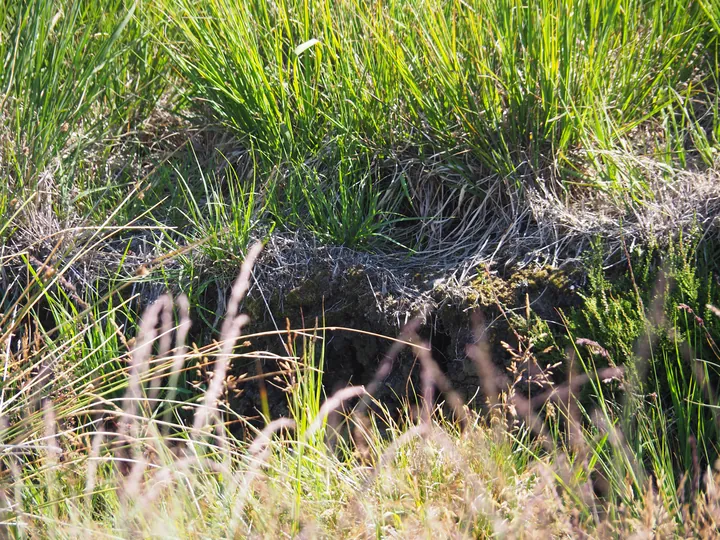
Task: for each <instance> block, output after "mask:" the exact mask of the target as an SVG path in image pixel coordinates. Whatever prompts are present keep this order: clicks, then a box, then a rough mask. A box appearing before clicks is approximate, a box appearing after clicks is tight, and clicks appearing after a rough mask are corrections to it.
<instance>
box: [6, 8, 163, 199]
mask: <svg viewBox="0 0 720 540" xmlns="http://www.w3.org/2000/svg"><path fill="white" fill-rule="evenodd" d="M146 8H147V6H146V5H145V4H144V3H141V2H137V1H126V0H108V1H103V2H85V1H82V0H72V1H70V2H57V1H54V0H33V1H31V2H3V4H2V6H0V58H1V59H2V67H1V69H0V119H1V124H0V140H2V161H3V169H2V171H3V175H5V177H6V180H5V182H12V184H13V185H14V186H15V189H16V190H18V193H19V190H22V189H23V188H25V187H27V188H29V189H34V188H35V186H36V185H37V183H38V181H39V176H40V175H42V174H49V175H50V176H51V177H58V178H54V183H55V184H57V185H56V186H53V187H52V189H56V190H57V191H59V192H60V194H61V196H64V197H66V198H69V197H70V196H71V195H72V193H73V190H74V189H76V188H77V186H75V185H73V177H74V176H76V175H77V174H78V172H79V171H78V169H79V170H82V169H83V168H85V169H87V168H88V167H89V166H90V165H91V164H90V163H88V159H87V156H88V154H87V152H88V151H89V150H90V149H91V148H92V147H93V145H94V144H95V143H97V142H98V141H101V140H103V139H105V138H107V137H110V136H117V135H120V134H122V133H126V132H128V131H129V130H131V129H133V128H134V127H135V126H136V125H137V124H138V121H140V120H142V119H144V118H145V117H146V116H147V114H148V113H149V112H150V111H151V110H152V109H153V107H154V105H155V102H156V101H157V99H158V97H159V96H160V94H161V93H162V92H163V89H164V88H165V87H166V86H167V80H166V66H167V60H166V58H165V57H164V56H163V55H159V54H157V48H156V47H155V45H154V43H153V42H152V40H151V39H150V35H149V34H150V32H151V31H152V26H153V24H154V20H153V18H152V17H151V15H149V14H148V10H147V9H146ZM94 151H95V152H97V151H98V148H95V149H94ZM103 151H104V150H103ZM51 165H52V167H51Z"/></svg>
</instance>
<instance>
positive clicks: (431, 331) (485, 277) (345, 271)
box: [232, 262, 583, 416]
mask: <svg viewBox="0 0 720 540" xmlns="http://www.w3.org/2000/svg"><path fill="white" fill-rule="evenodd" d="M377 281H378V271H377V269H370V267H367V266H365V267H364V266H362V265H351V266H349V267H347V268H341V269H338V267H337V266H336V265H334V264H331V263H322V262H317V263H316V264H314V265H313V268H312V270H311V271H310V272H309V275H308V276H306V277H305V279H303V280H302V281H300V282H299V283H298V284H297V286H294V287H291V288H290V289H289V290H284V289H283V288H282V287H273V288H272V289H271V292H267V291H265V292H264V293H263V294H260V293H261V290H260V289H258V288H256V289H255V290H252V291H251V292H250V295H249V297H248V299H247V300H246V302H245V307H244V310H245V312H246V313H248V314H249V315H250V316H251V319H252V323H251V325H250V327H249V329H248V331H249V332H262V331H272V330H274V329H276V328H279V329H281V330H282V329H285V328H286V327H290V328H293V329H298V328H313V327H315V325H316V324H317V325H319V326H325V327H333V326H337V327H344V328H351V329H354V330H361V331H366V332H372V333H375V334H378V335H379V336H391V337H397V335H398V334H399V332H400V327H401V326H402V325H403V324H404V323H406V322H407V321H408V320H410V319H411V318H413V317H419V318H420V319H421V320H422V322H424V324H423V326H422V329H421V332H420V333H421V336H422V337H423V338H425V339H427V340H428V341H429V343H430V344H431V346H432V349H433V357H434V359H435V360H436V362H437V363H438V364H439V366H440V367H441V369H442V370H443V371H444V372H445V373H446V374H447V375H448V377H449V379H450V381H451V383H452V385H453V387H454V388H455V390H457V391H458V392H459V393H460V394H461V396H462V397H463V398H464V399H465V400H466V401H468V400H471V399H473V398H476V399H478V400H482V399H483V398H482V396H478V390H479V383H480V380H479V378H478V374H477V373H476V370H475V367H474V365H473V363H472V362H471V361H470V360H469V359H468V358H467V357H466V355H465V349H466V346H467V344H469V343H471V342H472V341H473V340H474V339H475V337H474V333H473V328H472V323H471V319H472V317H471V315H472V312H473V311H474V310H477V311H478V312H479V313H480V314H481V315H482V318H483V319H484V320H485V321H486V326H487V328H486V332H485V333H484V335H483V339H487V341H488V343H489V345H490V347H491V351H492V354H493V359H494V361H495V363H496V364H498V365H499V366H505V365H507V363H508V361H509V356H508V353H507V352H506V350H505V349H504V348H503V347H502V346H501V342H503V341H504V342H506V343H508V344H510V345H511V346H515V345H516V343H515V342H516V339H515V336H514V334H513V332H512V331H511V330H510V326H509V320H512V319H513V317H515V315H514V314H515V313H523V314H524V313H525V310H526V309H527V306H528V305H529V306H530V309H532V311H533V312H534V313H536V314H537V315H538V316H540V317H541V318H542V319H544V320H546V321H548V322H549V324H553V323H557V324H560V317H559V313H558V310H566V311H567V310H568V309H570V308H572V307H574V306H577V305H578V304H579V300H580V298H579V296H578V294H577V291H578V290H579V289H580V288H581V287H582V285H583V275H582V273H581V272H579V271H576V270H559V269H553V268H550V267H535V268H525V269H508V270H507V271H506V272H505V273H503V274H500V273H498V272H491V271H490V270H489V269H486V268H480V269H478V272H477V277H476V278H475V279H473V280H472V281H471V283H470V285H469V286H466V287H463V288H455V287H451V286H448V285H446V284H444V283H443V281H442V280H436V281H435V282H433V283H427V282H426V283H427V286H426V287H425V288H424V289H422V288H420V287H418V288H417V289H416V291H418V294H417V295H416V297H415V298H410V297H407V296H405V297H396V296H394V295H393V294H392V293H391V292H387V291H386V292H385V293H383V292H380V290H381V288H382V287H381V285H379V284H378V283H377ZM284 339H285V338H278V337H277V336H271V337H269V338H262V339H254V340H252V349H253V350H260V349H263V350H268V351H271V352H273V353H276V354H279V355H282V354H285V350H284V348H283V340H284ZM298 343H299V342H298ZM324 344H325V369H324V379H323V380H324V386H325V390H326V392H328V393H331V392H333V391H334V390H335V389H338V388H340V387H344V386H345V385H347V384H367V383H368V382H370V381H371V380H372V379H373V377H374V376H375V373H376V370H377V367H378V364H379V362H380V361H381V360H382V359H383V358H384V355H385V354H386V352H387V351H388V349H389V347H390V346H391V344H392V343H391V342H390V341H389V340H387V339H383V338H382V337H376V336H372V335H367V334H362V333H358V332H353V331H349V330H348V331H346V330H336V331H328V332H327V333H326V335H325V341H324ZM277 367H278V366H277V365H276V362H274V361H268V360H264V361H263V363H262V365H261V369H262V370H263V371H264V372H265V373H267V372H271V371H274V370H276V369H277ZM234 370H235V373H236V374H238V375H239V374H241V373H244V372H248V373H249V374H255V373H256V371H257V364H256V362H255V361H249V362H247V363H238V364H236V365H235V366H234ZM418 376H419V366H417V364H416V362H415V358H414V357H413V355H412V354H411V352H410V351H408V350H406V351H404V352H403V353H401V355H400V356H399V357H398V358H397V359H396V361H395V363H394V366H393V370H392V372H391V374H390V375H389V376H388V378H387V379H386V380H385V384H384V385H383V386H382V387H381V389H380V390H379V394H380V395H378V397H380V398H381V399H383V400H384V401H385V402H387V401H388V400H390V401H391V402H392V401H397V400H398V399H401V398H402V397H403V396H406V395H408V393H411V394H412V388H413V387H414V388H419V386H417V384H418ZM243 388H244V391H243V393H242V394H241V395H240V396H239V397H237V398H236V399H234V401H233V403H232V405H233V408H234V409H235V410H236V411H237V412H238V413H240V414H243V415H246V416H253V415H256V414H257V413H258V411H259V410H260V395H261V394H260V385H259V384H257V383H251V384H246V385H244V386H243ZM267 390H268V396H269V403H270V408H271V413H272V415H273V416H276V415H281V414H285V413H286V410H285V407H286V400H285V397H284V393H283V392H282V391H281V390H279V389H277V388H276V387H275V386H274V385H273V384H269V385H267ZM480 404H481V401H478V402H476V405H478V406H479V405H480Z"/></svg>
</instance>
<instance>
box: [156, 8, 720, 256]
mask: <svg viewBox="0 0 720 540" xmlns="http://www.w3.org/2000/svg"><path fill="white" fill-rule="evenodd" d="M163 9H164V10H165V11H164V12H165V13H166V14H167V16H168V18H169V19H171V20H172V21H173V22H174V23H175V26H176V28H177V31H178V39H177V41H174V42H172V41H171V42H169V43H168V44H167V47H168V50H169V53H170V54H171V55H172V57H173V59H174V61H175V62H176V65H177V67H178V70H179V72H180V74H181V75H183V76H184V78H185V80H186V82H187V92H188V94H189V95H190V96H192V97H194V98H195V99H197V100H198V102H199V103H201V104H202V106H203V107H204V108H206V109H208V110H209V111H211V112H212V113H213V114H214V116H215V117H216V118H217V119H218V120H219V121H220V122H222V123H223V124H224V125H226V126H228V127H230V128H231V129H233V130H234V131H235V132H236V133H237V134H238V136H239V137H240V138H241V141H243V142H244V144H245V145H246V147H248V148H252V149H254V150H255V151H257V152H258V154H259V156H260V160H261V163H262V164H263V170H264V171H265V172H264V174H266V175H269V176H270V177H272V178H273V180H274V183H275V184H277V185H278V186H279V187H278V189H277V190H276V191H275V192H274V196H275V197H276V198H280V200H283V199H289V201H285V204H284V205H283V206H282V207H281V208H287V206H288V204H289V207H290V208H291V209H292V212H291V213H290V214H289V215H288V214H287V213H283V211H282V209H280V210H278V211H277V212H276V216H277V219H278V220H279V221H280V222H283V223H288V224H290V225H296V224H298V223H299V222H302V219H301V216H303V215H305V216H309V218H306V219H309V220H310V222H311V226H312V227H315V228H316V229H321V227H319V226H318V225H317V224H318V222H320V223H323V224H324V225H325V229H326V230H325V231H322V232H325V233H326V234H327V236H328V237H330V238H332V239H334V240H335V241H338V242H344V243H352V242H353V241H358V242H361V241H362V240H363V238H365V237H366V236H367V233H364V232H363V229H362V228H361V227H360V226H359V225H357V224H358V223H363V222H365V221H367V222H368V223H373V221H374V220H377V219H379V220H380V221H381V222H387V221H388V218H387V216H384V217H383V212H385V213H389V214H390V215H394V214H395V213H396V212H397V211H398V209H400V208H401V209H402V210H403V211H405V212H406V213H407V214H408V215H407V216H406V217H413V218H418V217H422V218H425V219H430V218H435V217H439V216H437V215H433V214H432V213H431V214H430V215H421V216H419V215H417V214H415V215H413V213H412V203H408V202H407V201H406V200H405V199H406V197H407V193H408V192H407V188H406V186H404V182H418V179H417V178H404V177H403V175H402V174H399V173H398V170H403V171H404V166H403V164H404V163H407V162H409V161H410V160H412V159H419V160H420V162H425V163H431V162H433V161H436V160H438V159H439V160H441V161H442V162H445V163H449V164H452V163H454V162H467V161H468V160H469V161H470V162H471V163H472V164H473V168H472V169H471V171H472V172H471V173H470V174H469V175H468V176H467V177H466V178H465V179H464V180H463V181H462V183H461V185H449V186H447V187H448V190H447V191H446V195H447V194H448V193H451V192H452V189H453V188H456V189H457V190H458V192H460V190H462V193H465V192H466V191H467V192H470V193H473V194H476V195H478V196H480V197H482V195H483V194H484V193H485V192H486V191H487V190H488V189H489V182H493V181H497V179H501V178H508V177H509V178H510V179H511V180H512V182H514V184H515V188H516V189H519V190H521V191H522V190H523V189H524V186H526V185H527V184H528V182H529V183H530V184H532V183H533V182H535V181H540V182H543V183H545V184H546V187H547V188H549V189H550V190H551V191H557V190H559V191H561V192H562V191H567V190H569V189H571V188H572V186H574V185H583V184H590V185H593V186H594V187H596V188H601V189H605V190H610V191H619V192H622V193H625V192H627V191H631V190H636V189H640V194H642V193H643V192H644V191H646V190H647V185H645V184H644V183H643V182H638V179H637V178H635V177H634V176H637V175H636V174H635V175H633V171H632V170H630V171H628V167H627V165H624V164H623V162H622V161H618V160H617V155H616V154H617V153H618V152H620V153H630V154H632V153H633V152H635V151H638V150H637V149H634V147H635V146H636V145H637V143H641V144H643V145H648V144H649V148H648V147H647V146H646V148H645V149H644V150H643V151H645V152H650V153H656V152H657V153H659V154H660V155H666V156H668V159H669V160H670V161H671V162H673V163H678V162H679V160H678V156H677V155H676V154H677V153H678V152H680V151H681V150H682V151H683V152H684V151H685V146H684V143H681V144H680V145H679V146H678V145H676V144H670V145H668V144H664V143H663V142H662V141H663V140H666V139H671V140H684V138H685V136H686V135H685V134H686V130H685V129H684V128H683V129H681V130H680V131H682V133H681V134H680V133H678V132H677V129H676V128H673V127H672V126H667V125H666V126H664V127H663V118H667V117H668V116H670V117H673V118H676V119H677V120H678V121H679V122H680V123H681V124H683V126H685V125H686V124H688V122H686V121H685V120H686V119H684V118H683V117H682V116H683V114H685V115H688V114H690V115H692V114H694V112H693V111H694V105H693V103H694V102H695V101H696V100H704V99H707V98H708V96H710V101H713V98H712V92H714V90H711V89H710V87H709V86H703V84H704V83H709V80H710V79H711V78H712V75H713V73H714V71H715V70H716V68H715V66H716V65H717V63H716V59H715V57H714V55H713V52H712V51H714V50H715V49H714V48H713V45H712V43H713V38H712V37H709V36H711V35H712V34H711V27H712V23H711V21H710V20H709V18H708V16H707V10H706V9H703V8H702V6H701V5H700V4H699V3H697V2H691V3H690V4H688V3H686V2H675V1H673V2H664V1H663V2H660V1H644V0H643V1H641V0H627V1H610V0H608V1H602V2H589V1H563V2H555V1H548V2H534V3H532V4H527V5H526V4H523V3H522V2H515V1H513V0H497V1H492V2H464V1H463V2H460V1H457V2H437V1H434V0H412V1H389V2H373V3H358V2H351V1H342V2H329V1H324V0H313V1H303V2H294V1H288V2H244V3H240V4H239V3H237V2H229V1H219V2H212V3H207V4H205V3H197V2H185V1H183V0H176V1H174V2H167V3H166V5H165V6H164V8H163ZM708 92H710V94H708ZM678 115H679V117H678ZM688 120H689V123H690V124H691V125H694V124H693V122H692V121H690V119H689V118H688ZM673 129H675V131H673ZM657 130H659V131H660V132H661V135H660V138H659V140H657V141H655V140H652V139H649V140H647V137H646V136H645V135H642V132H643V131H657ZM702 133H703V135H704V134H705V132H704V131H703V132H702ZM696 142H697V145H698V146H700V147H701V148H702V149H704V150H705V149H707V148H708V147H709V146H710V147H712V146H714V145H716V144H717V141H716V140H715V138H714V136H712V137H710V138H709V139H707V138H706V139H704V140H702V141H700V140H698V141H696ZM663 144H664V146H663ZM346 163H353V166H352V167H351V168H346V167H344V166H343V165H344V164H346ZM271 171H272V173H271ZM278 177H279V178H280V180H277V178H278ZM444 181H446V182H447V181H448V180H447V179H445V180H444ZM378 192H380V193H388V195H387V196H386V197H383V198H382V203H381V204H377V201H378V200H379V199H375V198H373V195H372V194H373V193H378ZM346 194H347V195H346ZM640 194H637V195H635V196H640ZM645 194H646V195H647V193H645ZM453 196H457V193H455V194H453ZM298 205H299V207H301V208H299V207H298ZM296 208H297V209H298V210H297V211H296ZM303 210H304V212H303ZM435 211H436V212H441V210H438V209H437V208H436V209H435ZM349 214H350V215H349ZM317 216H321V217H320V219H318V217H317ZM338 216H339V219H340V221H341V222H342V223H343V227H341V228H339V229H338V228H337V227H336V226H335V225H334V222H335V220H337V219H338ZM356 216H360V217H356ZM348 223H349V224H350V227H348V225H347V224H348ZM353 224H355V225H353ZM348 229H349V230H348ZM372 231H373V228H372V227H371V229H370V231H369V232H370V234H372Z"/></svg>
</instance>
